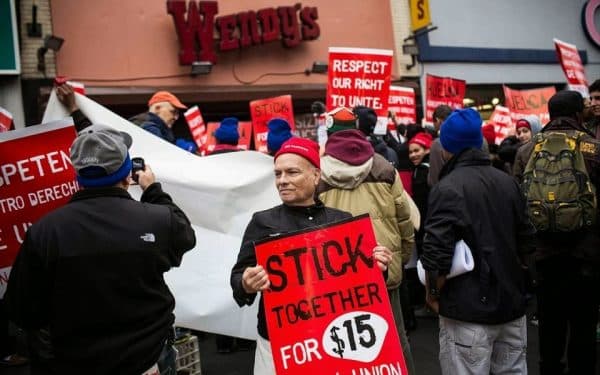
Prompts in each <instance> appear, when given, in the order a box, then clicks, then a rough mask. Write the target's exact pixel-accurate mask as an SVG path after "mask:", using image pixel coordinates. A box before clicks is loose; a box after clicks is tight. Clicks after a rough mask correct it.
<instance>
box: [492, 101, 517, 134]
mask: <svg viewBox="0 0 600 375" xmlns="http://www.w3.org/2000/svg"><path fill="white" fill-rule="evenodd" d="M488 123H489V124H492V125H494V131H495V132H496V144H500V142H502V140H503V139H504V138H506V137H508V136H509V135H514V134H515V124H514V123H513V121H512V117H511V113H510V110H509V109H508V108H506V107H503V106H501V105H497V106H496V108H494V112H492V115H491V116H490V119H489V120H488Z"/></svg>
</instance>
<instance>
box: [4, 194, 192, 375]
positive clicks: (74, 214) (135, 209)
mask: <svg viewBox="0 0 600 375" xmlns="http://www.w3.org/2000/svg"><path fill="white" fill-rule="evenodd" d="M141 200H142V202H144V203H140V202H137V201H135V200H133V199H132V198H131V196H130V195H129V194H128V193H127V191H125V190H123V189H121V188H117V187H109V188H93V189H84V190H81V191H79V192H77V193H76V194H75V195H74V196H73V198H72V199H71V201H70V202H69V203H68V204H67V205H65V206H63V207H61V208H58V209H56V210H54V211H52V212H50V213H49V214H48V215H46V216H45V217H43V218H42V219H40V220H39V221H38V222H37V223H35V224H34V225H33V226H32V227H31V228H30V229H29V230H28V231H27V235H26V238H25V242H24V243H23V245H22V247H21V251H20V252H19V255H18V256H17V259H16V261H15V264H14V266H13V269H12V272H11V275H10V280H9V283H8V290H7V292H6V295H5V301H6V304H7V306H8V311H9V315H10V318H11V320H13V321H14V322H15V323H16V324H17V325H19V326H20V327H22V328H25V329H27V330H28V331H31V332H32V333H33V332H37V331H38V330H40V329H44V330H47V331H48V332H49V333H50V341H51V345H52V349H53V356H50V358H46V360H47V364H46V366H47V367H48V368H49V369H52V370H53V371H50V373H56V374H141V373H142V372H144V371H145V370H147V369H148V368H150V367H151V366H152V365H153V364H154V363H156V361H157V360H158V357H159V354H160V352H161V350H162V348H163V346H164V343H165V340H166V339H167V337H168V335H169V331H170V329H171V328H172V325H173V322H174V315H173V308H174V307H175V299H174V298H173V295H172V294H171V292H170V291H169V288H168V287H167V284H166V283H165V281H164V278H163V274H164V273H165V272H167V271H168V270H169V269H170V268H171V267H176V266H179V264H180V263H181V258H182V256H183V254H184V253H185V252H186V251H187V250H189V249H191V248H193V247H194V245H195V243H196V237H195V234H194V230H193V228H192V226H191V225H190V222H189V220H188V219H187V217H186V216H185V214H184V213H183V212H182V211H181V210H180V209H179V208H178V207H177V206H176V205H175V204H174V203H173V201H172V199H171V197H170V196H169V195H168V194H166V193H164V192H163V191H162V189H161V186H160V184H158V183H155V184H152V185H150V186H149V187H148V188H147V189H146V191H145V192H144V194H143V195H142V198H141ZM32 337H33V335H32Z"/></svg>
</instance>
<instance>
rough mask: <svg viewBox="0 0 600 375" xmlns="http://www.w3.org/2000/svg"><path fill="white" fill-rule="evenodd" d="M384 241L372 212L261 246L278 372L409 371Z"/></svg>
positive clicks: (322, 374) (328, 374) (258, 250)
mask: <svg viewBox="0 0 600 375" xmlns="http://www.w3.org/2000/svg"><path fill="white" fill-rule="evenodd" d="M376 244H377V242H376V240H375V235H374V233H373V227H372V224H371V219H370V218H369V216H368V215H361V216H357V217H355V218H352V219H348V220H344V221H341V222H338V223H334V224H329V225H325V226H321V227H318V228H311V229H310V230H306V231H300V232H295V233H292V234H287V235H284V236H280V237H277V238H273V239H268V240H265V241H259V242H257V243H256V244H255V248H256V255H257V262H258V264H260V265H262V266H263V267H264V268H265V270H267V273H268V274H269V279H270V281H271V286H270V289H269V290H268V291H266V292H264V295H263V297H264V308H265V314H266V320H267V326H268V329H269V339H270V342H271V349H272V351H273V360H274V364H275V370H276V372H277V374H279V375H281V374H286V375H294V374H320V375H354V374H406V365H405V363H404V357H403V356H402V349H401V346H400V340H399V338H398V334H397V331H396V327H395V323H394V318H393V315H392V310H391V307H390V303H389V298H388V295H387V289H386V287H385V282H384V280H383V274H382V272H381V271H380V270H379V268H378V267H377V265H376V264H375V261H374V260H373V257H372V250H373V248H374V247H375V246H376Z"/></svg>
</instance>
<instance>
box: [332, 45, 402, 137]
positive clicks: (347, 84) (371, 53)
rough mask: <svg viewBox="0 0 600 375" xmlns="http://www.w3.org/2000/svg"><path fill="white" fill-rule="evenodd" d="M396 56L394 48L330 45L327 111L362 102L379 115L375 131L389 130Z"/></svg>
mask: <svg viewBox="0 0 600 375" xmlns="http://www.w3.org/2000/svg"><path fill="white" fill-rule="evenodd" d="M392 56H393V51H392V50H382V49H369V48H343V47H330V48H329V70H328V76H327V98H326V108H327V111H328V112H329V111H332V110H333V109H335V108H337V107H348V108H354V107H356V106H358V105H363V106H366V107H370V108H373V109H374V110H375V112H376V113H377V117H378V120H377V125H376V130H375V133H376V134H380V133H381V132H382V131H383V133H385V129H386V128H387V111H388V96H389V94H390V83H391V79H392ZM380 129H381V130H380ZM378 130H379V131H378Z"/></svg>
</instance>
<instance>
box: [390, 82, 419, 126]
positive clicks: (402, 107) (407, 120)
mask: <svg viewBox="0 0 600 375" xmlns="http://www.w3.org/2000/svg"><path fill="white" fill-rule="evenodd" d="M388 104H389V107H388V110H389V111H390V112H391V113H392V116H394V119H395V120H396V123H398V124H405V125H408V124H416V123H417V102H416V100H415V90H414V89H412V88H410V87H401V86H390V98H389V101H388Z"/></svg>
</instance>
